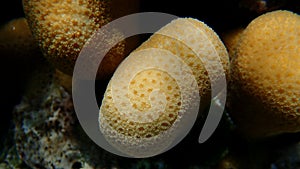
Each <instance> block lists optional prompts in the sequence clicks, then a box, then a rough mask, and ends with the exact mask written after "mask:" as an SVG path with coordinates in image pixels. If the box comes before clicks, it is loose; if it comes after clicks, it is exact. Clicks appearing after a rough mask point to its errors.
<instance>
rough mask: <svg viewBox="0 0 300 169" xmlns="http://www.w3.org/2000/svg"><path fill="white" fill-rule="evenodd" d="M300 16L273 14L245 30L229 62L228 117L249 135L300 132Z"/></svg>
mask: <svg viewBox="0 0 300 169" xmlns="http://www.w3.org/2000/svg"><path fill="white" fill-rule="evenodd" d="M299 30H300V17H299V15H297V14H294V13H292V12H289V11H281V10H279V11H273V12H269V13H266V14H264V15H261V16H259V17H258V18H256V19H254V20H253V21H252V22H251V23H250V24H249V25H248V26H247V28H246V29H245V30H244V32H243V35H242V36H241V39H240V43H239V44H238V47H237V48H236V50H237V51H236V57H234V59H233V61H232V65H231V66H232V76H231V77H232V88H233V89H232V91H231V94H230V95H231V96H232V100H231V102H230V104H231V105H230V106H229V107H230V109H231V111H230V112H231V116H232V117H233V118H234V120H235V122H236V124H237V126H238V129H239V130H241V131H242V132H243V134H245V135H248V136H249V137H267V136H272V135H277V134H281V133H286V132H299V131H300V112H299V111H300V92H299V91H300V69H299V68H300V55H299V49H300V46H299V38H300V36H299V35H300V34H299Z"/></svg>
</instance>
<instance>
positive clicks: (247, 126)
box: [0, 0, 300, 169]
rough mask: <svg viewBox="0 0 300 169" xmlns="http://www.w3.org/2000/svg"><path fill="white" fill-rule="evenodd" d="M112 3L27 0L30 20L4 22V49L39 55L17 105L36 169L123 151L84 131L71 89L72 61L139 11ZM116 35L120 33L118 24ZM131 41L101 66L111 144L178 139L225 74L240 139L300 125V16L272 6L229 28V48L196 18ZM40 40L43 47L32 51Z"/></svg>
mask: <svg viewBox="0 0 300 169" xmlns="http://www.w3.org/2000/svg"><path fill="white" fill-rule="evenodd" d="M114 5H115V4H114V2H111V1H91V0H78V1H69V0H66V1H62V2H60V1H59V3H58V1H57V0H23V6H24V12H25V18H26V19H25V18H20V19H18V20H14V21H13V22H10V23H8V24H7V25H6V26H4V27H2V29H1V31H0V34H1V35H3V36H1V37H0V38H2V39H3V38H4V39H5V38H6V39H7V38H8V39H11V41H8V40H0V43H1V46H0V47H2V48H10V49H11V48H13V47H12V46H17V47H18V49H20V48H22V51H24V53H22V54H20V53H17V54H15V55H26V53H27V54H28V53H30V54H31V53H34V57H31V58H32V59H33V60H37V61H36V62H37V63H38V64H37V63H31V64H35V67H36V68H37V70H38V71H35V72H34V73H33V74H31V75H30V78H29V82H28V84H27V87H26V89H25V92H24V95H23V98H22V101H21V103H20V104H19V105H17V106H16V108H15V110H14V124H15V133H14V140H15V144H16V145H15V146H16V154H17V159H18V158H19V160H21V161H22V162H24V163H25V164H26V166H28V168H36V169H39V168H47V169H48V168H49V169H50V168H64V169H68V168H73V169H76V168H86V169H87V168H104V167H103V166H105V165H106V163H107V162H108V161H110V160H115V161H118V159H122V158H121V157H118V156H116V155H114V154H113V153H110V152H107V151H105V150H103V149H101V148H100V147H98V146H97V145H95V144H93V143H92V141H91V140H90V139H89V137H87V136H86V134H85V133H84V131H83V130H82V129H81V128H80V125H79V124H78V121H77V119H76V114H75V111H74V105H73V102H72V94H71V90H72V80H71V79H72V72H73V68H74V64H75V61H76V59H77V57H78V55H79V52H80V51H81V49H82V48H83V46H84V45H85V43H86V42H87V41H88V40H89V38H90V37H91V36H92V35H93V34H94V33H95V31H97V30H98V29H99V28H100V27H102V26H103V25H105V24H107V23H109V22H110V21H112V20H113V19H115V18H116V16H121V15H122V14H123V15H125V14H129V13H132V12H134V11H138V9H137V7H136V6H132V7H131V8H128V10H121V11H120V10H118V11H114V10H113V8H112V7H113V6H114ZM126 9H127V8H126ZM118 12H123V13H122V14H116V13H118ZM27 23H28V24H27ZM11 25H13V27H14V28H15V30H14V31H13V34H9V33H7V32H9V31H10V30H8V29H7V27H11ZM20 28H22V30H24V31H20ZM26 30H27V31H26ZM30 31H31V32H32V34H31V33H30ZM199 32H200V33H199ZM15 35H19V36H15ZM167 35H170V36H167ZM115 36H116V37H118V36H122V34H121V33H120V32H117V31H116V32H115ZM195 37H197V39H196V40H195ZM198 37H199V38H198ZM11 43H13V44H11ZM14 43H15V44H14ZM20 43H22V44H24V45H20ZM132 44H137V41H135V42H128V41H127V40H125V41H121V42H119V43H118V44H117V45H116V46H115V47H114V48H112V49H111V50H110V51H109V53H108V54H107V55H106V56H105V59H104V61H103V62H102V63H101V65H100V68H99V71H98V73H97V79H98V80H100V81H101V80H103V81H104V80H107V81H108V80H109V79H108V78H110V77H111V76H112V77H111V79H110V81H109V83H108V85H107V86H106V90H105V93H104V92H103V93H102V94H103V99H102V97H101V96H100V97H99V96H98V97H99V98H101V99H102V102H100V105H99V106H100V107H99V109H100V111H99V112H98V117H99V118H98V119H95V120H97V121H98V128H97V130H99V131H101V133H102V134H103V135H104V137H105V140H106V141H107V142H108V143H109V145H108V146H109V147H110V148H111V149H114V150H116V151H119V152H122V153H124V154H126V155H129V156H131V157H139V158H141V157H152V156H155V155H158V154H161V153H163V152H165V151H167V150H169V149H170V148H172V147H174V146H175V145H176V144H177V143H179V142H180V141H181V140H182V139H183V138H184V137H185V136H186V135H187V134H188V132H189V131H190V129H191V127H192V126H193V124H194V123H192V124H188V123H189V122H190V119H191V118H194V117H195V118H194V119H192V121H193V120H194V121H196V120H199V119H200V118H203V116H205V112H206V108H207V107H208V106H209V105H210V103H211V99H212V98H211V92H212V88H211V85H212V83H216V82H218V80H219V79H220V78H221V74H222V73H224V76H225V78H226V82H227V86H228V102H227V103H226V109H227V111H228V115H229V117H230V118H231V120H232V121H231V122H233V124H234V127H235V129H236V130H235V131H238V132H237V134H239V135H240V136H241V137H242V138H245V139H249V140H259V139H266V138H269V137H271V136H278V135H280V134H283V133H296V132H299V131H300V16H299V15H297V14H295V13H292V12H290V11H284V10H277V11H272V12H267V13H265V14H263V15H261V16H259V17H257V18H255V19H254V20H253V21H252V22H251V23H250V24H249V25H248V26H246V27H245V28H240V29H237V30H236V31H234V32H230V33H229V34H226V35H225V36H224V44H225V45H226V47H225V45H224V44H223V42H222V41H221V40H220V38H219V36H218V35H217V33H216V32H214V30H213V29H211V28H210V27H209V26H207V25H206V24H205V23H203V22H201V21H199V20H197V19H192V18H178V19H175V20H173V21H171V22H170V23H169V24H167V25H165V26H163V27H162V28H161V29H160V30H158V31H157V32H156V33H154V34H153V35H152V36H151V37H150V38H148V40H146V41H145V42H143V43H142V44H141V45H140V46H139V47H138V48H136V49H135V50H133V51H132V52H130V53H129V51H128V48H129V47H130V46H131V45H132ZM187 44H189V45H192V46H193V47H195V48H196V50H195V48H190V46H189V45H187ZM38 48H39V49H40V50H41V53H40V52H33V51H37V50H38ZM227 50H228V51H229V52H227ZM195 51H201V52H199V53H197V52H195ZM128 53H129V54H128ZM228 53H229V54H228ZM36 58H40V59H36ZM44 58H45V60H44ZM215 58H218V59H219V60H218V61H219V63H220V65H210V66H211V67H212V68H213V69H212V71H211V72H208V70H207V68H206V66H205V64H211V63H208V62H205V60H209V59H210V60H214V59H215ZM216 66H217V67H216ZM117 67H118V68H117ZM115 70H116V71H115ZM220 70H222V71H223V72H220ZM96 87H97V86H96ZM103 88H104V89H105V87H103ZM198 97H200V98H201V106H200V107H199V105H200V100H199V99H198ZM100 101H101V100H100ZM198 102H199V103H198ZM197 115H198V118H197ZM204 120H205V119H204ZM204 120H203V119H202V120H200V121H204ZM112 152H113V151H112ZM181 155H182V154H181ZM9 157H12V156H8V157H7V159H6V162H5V163H2V162H1V161H0V163H1V164H0V167H2V166H4V167H8V164H9V163H11V160H9ZM0 159H1V158H0ZM103 159H105V160H103ZM7 161H8V162H7ZM120 161H121V160H120ZM116 164H117V163H116ZM10 165H11V166H13V168H17V167H18V166H16V165H15V164H10ZM14 165H15V166H14ZM160 166H162V165H160Z"/></svg>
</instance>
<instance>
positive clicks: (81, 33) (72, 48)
mask: <svg viewBox="0 0 300 169" xmlns="http://www.w3.org/2000/svg"><path fill="white" fill-rule="evenodd" d="M112 4H114V3H112V1H108V0H103V1H99V0H96V1H94V0H79V1H61V0H23V6H24V12H25V14H26V18H27V19H28V23H29V26H30V28H31V31H32V32H33V35H34V37H35V38H36V39H37V41H38V43H39V45H40V47H41V49H42V51H43V54H44V56H45V57H46V58H47V59H48V60H49V61H50V62H51V63H52V64H53V65H54V66H55V67H57V68H58V69H59V70H61V71H62V72H64V73H67V74H69V75H72V73H73V67H74V64H75V61H76V58H77V56H78V54H79V52H80V50H81V48H82V47H83V45H84V44H85V43H86V41H87V40H88V39H89V38H90V37H91V36H92V35H93V33H95V31H97V30H98V29H99V28H100V27H101V26H103V25H105V24H107V23H108V22H110V21H111V20H112V18H113V16H112V15H113V13H112ZM115 5H116V4H115ZM133 6H135V5H133ZM118 9H119V8H118ZM130 9H131V8H129V9H128V10H130ZM123 11H124V10H123ZM125 11H127V10H125ZM118 36H121V35H118ZM106 56H107V57H105V58H104V60H103V63H102V64H101V65H100V66H101V67H100V72H99V77H105V76H107V75H109V74H110V73H112V72H113V71H114V69H115V68H116V66H117V65H118V64H119V63H120V62H121V60H122V59H123V58H124V57H125V43H124V41H123V42H120V43H118V44H117V45H116V46H115V47H114V48H113V49H111V51H110V52H109V53H108V54H107V55H106Z"/></svg>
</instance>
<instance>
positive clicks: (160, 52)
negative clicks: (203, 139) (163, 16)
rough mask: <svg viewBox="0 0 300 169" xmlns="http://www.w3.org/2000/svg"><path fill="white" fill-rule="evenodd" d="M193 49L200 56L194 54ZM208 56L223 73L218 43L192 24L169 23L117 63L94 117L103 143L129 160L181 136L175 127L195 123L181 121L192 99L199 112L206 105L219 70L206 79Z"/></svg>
mask: <svg viewBox="0 0 300 169" xmlns="http://www.w3.org/2000/svg"><path fill="white" fill-rule="evenodd" d="M171 36H172V37H171ZM195 37H199V38H200V39H196V38H195ZM191 47H195V49H196V50H195V49H194V48H193V49H191ZM198 49H200V50H201V52H200V53H195V52H198V51H200V50H198ZM210 57H211V59H212V60H214V59H215V60H217V59H219V62H220V65H221V67H222V66H223V68H224V72H225V73H227V72H228V69H229V66H228V62H229V59H228V54H227V52H226V49H225V47H224V45H223V43H222V42H221V41H220V39H219V38H218V36H217V35H216V34H215V32H214V31H213V30H212V29H210V28H209V27H208V26H207V25H205V24H204V23H203V22H200V21H198V20H196V19H191V18H185V19H182V18H181V19H177V20H174V21H172V22H171V23H170V24H168V25H166V26H164V27H163V28H161V30H159V31H158V32H156V33H155V34H154V35H152V36H151V37H150V38H149V39H148V40H147V41H146V42H144V43H143V44H142V45H141V46H140V47H138V48H137V49H136V50H135V51H134V52H132V53H131V54H130V55H129V56H128V57H127V58H126V59H125V61H124V62H122V64H121V65H120V66H119V67H118V69H117V71H116V72H115V74H114V76H113V78H112V79H111V81H110V83H109V85H108V87H107V90H106V93H105V95H104V99H103V101H102V105H101V108H100V115H99V122H100V130H101V131H102V132H103V133H104V135H105V137H106V138H107V140H108V141H109V142H110V143H111V144H112V145H113V146H116V148H117V149H119V150H120V151H123V152H125V153H129V154H130V155H133V156H135V155H137V156H139V155H141V154H142V155H141V156H143V155H145V154H146V156H149V153H150V154H151V153H154V154H155V153H158V152H160V151H163V150H164V149H166V147H168V146H170V143H173V144H174V142H176V141H174V140H173V139H175V138H177V139H178V138H179V137H181V136H182V135H184V134H187V133H184V132H185V131H184V129H182V128H181V127H179V126H180V125H183V126H184V127H183V128H185V127H187V126H189V125H191V124H192V123H193V122H192V121H193V120H195V119H193V120H191V119H189V120H188V121H185V119H186V118H191V117H192V118H193V113H192V112H193V111H192V110H189V109H190V108H191V107H193V106H194V105H196V104H200V103H199V100H197V97H196V95H200V97H201V101H203V102H202V103H203V105H201V106H202V107H206V106H208V103H209V102H210V95H209V94H210V90H211V89H210V84H211V81H217V79H219V78H220V76H221V73H220V72H219V70H220V69H222V70H223V68H220V69H213V70H212V72H209V73H211V77H212V79H210V78H209V75H208V74H209V73H208V71H207V70H206V68H205V64H209V63H208V62H205V58H206V59H207V58H210ZM202 59H204V60H202ZM203 61H204V63H203ZM211 66H212V65H211ZM224 72H223V73H224ZM193 80H194V81H193ZM127 100H128V102H127ZM191 109H192V108H191ZM196 112H198V109H197V110H196ZM201 113H202V111H201ZM188 116H189V117H188ZM186 123H190V124H189V125H187V124H186ZM144 149H145V150H144ZM141 150H143V151H144V152H141ZM143 153H145V154H143ZM147 153H148V154H147Z"/></svg>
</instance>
